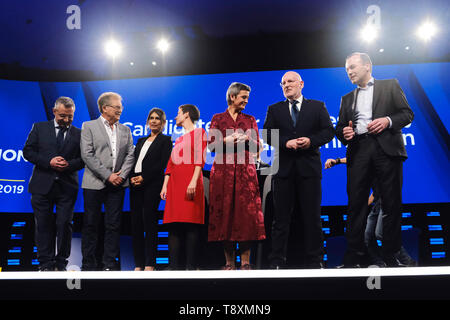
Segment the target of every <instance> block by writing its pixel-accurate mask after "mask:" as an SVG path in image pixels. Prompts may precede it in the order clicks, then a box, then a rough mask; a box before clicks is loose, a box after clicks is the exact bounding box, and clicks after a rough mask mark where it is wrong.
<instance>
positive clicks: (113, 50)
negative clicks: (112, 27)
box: [105, 39, 122, 58]
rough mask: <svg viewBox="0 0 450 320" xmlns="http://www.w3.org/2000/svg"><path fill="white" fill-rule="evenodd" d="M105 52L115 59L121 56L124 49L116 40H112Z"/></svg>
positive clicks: (107, 43) (106, 46)
mask: <svg viewBox="0 0 450 320" xmlns="http://www.w3.org/2000/svg"><path fill="white" fill-rule="evenodd" d="M105 52H106V54H107V55H108V56H110V57H111V58H115V57H117V56H119V55H120V54H121V52H122V47H121V46H120V44H119V43H118V42H117V41H116V40H114V39H111V40H108V41H107V42H106V43H105Z"/></svg>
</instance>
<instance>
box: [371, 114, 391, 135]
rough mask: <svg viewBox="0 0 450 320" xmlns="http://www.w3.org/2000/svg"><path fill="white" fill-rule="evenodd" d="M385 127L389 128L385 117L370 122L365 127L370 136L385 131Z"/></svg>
mask: <svg viewBox="0 0 450 320" xmlns="http://www.w3.org/2000/svg"><path fill="white" fill-rule="evenodd" d="M387 127H389V119H388V118H387V117H384V118H378V119H375V120H373V121H371V122H370V123H369V124H368V125H367V130H368V131H369V133H370V134H378V133H381V132H382V131H383V130H385V129H386V128H387Z"/></svg>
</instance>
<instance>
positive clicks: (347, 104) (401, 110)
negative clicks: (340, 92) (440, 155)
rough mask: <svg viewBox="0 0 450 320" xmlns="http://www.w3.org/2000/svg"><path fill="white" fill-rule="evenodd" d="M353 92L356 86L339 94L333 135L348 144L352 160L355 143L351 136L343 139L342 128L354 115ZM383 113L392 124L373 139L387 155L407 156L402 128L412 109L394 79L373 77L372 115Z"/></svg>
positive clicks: (408, 122)
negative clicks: (349, 138)
mask: <svg viewBox="0 0 450 320" xmlns="http://www.w3.org/2000/svg"><path fill="white" fill-rule="evenodd" d="M355 93H356V89H355V90H353V91H351V92H349V93H347V94H346V95H345V96H343V97H342V98H341V107H340V111H339V121H338V123H337V125H336V136H337V137H338V139H339V140H340V141H341V142H342V143H343V144H344V145H347V144H348V147H347V160H348V161H351V157H352V156H351V155H352V152H353V151H354V149H355V145H354V143H353V139H352V140H350V142H349V141H347V140H345V138H344V134H343V129H344V127H346V126H348V122H349V121H350V120H352V118H353V109H354V101H355ZM386 116H389V117H390V118H391V120H392V127H391V128H387V129H386V130H384V131H383V132H381V133H380V134H378V135H376V139H377V141H378V143H379V144H380V146H381V148H382V149H383V151H384V152H385V153H386V154H387V155H389V156H393V157H401V158H404V159H406V158H407V157H408V156H407V154H406V149H405V144H404V142H403V136H402V128H403V127H404V126H406V125H408V124H410V123H411V122H412V120H413V119H414V113H413V112H412V110H411V108H410V107H409V104H408V101H407V100H406V97H405V94H404V93H403V90H402V88H401V87H400V85H399V83H398V81H397V79H388V80H375V82H374V87H373V102H372V119H377V118H381V117H386Z"/></svg>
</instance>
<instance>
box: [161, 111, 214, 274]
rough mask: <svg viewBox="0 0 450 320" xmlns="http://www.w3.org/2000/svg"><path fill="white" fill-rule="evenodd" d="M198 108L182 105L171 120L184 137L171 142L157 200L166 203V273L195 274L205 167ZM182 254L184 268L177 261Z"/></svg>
mask: <svg viewBox="0 0 450 320" xmlns="http://www.w3.org/2000/svg"><path fill="white" fill-rule="evenodd" d="M199 118H200V112H199V110H198V108H197V107H196V106H194V105H191V104H185V105H182V106H180V107H179V108H178V115H177V116H176V118H175V122H176V124H177V126H182V127H183V128H184V130H185V134H184V135H183V136H181V137H179V138H178V139H177V140H176V141H175V146H174V148H173V150H172V154H171V156H170V159H169V162H168V164H167V169H166V173H165V176H164V184H163V187H162V189H161V198H162V199H163V200H166V204H165V209H164V217H163V224H167V226H168V227H169V269H172V270H179V269H188V270H195V269H196V268H197V256H198V251H199V245H200V244H199V237H200V226H201V225H203V224H204V221H205V193H204V190H203V175H202V168H203V166H204V164H205V155H206V134H205V130H204V129H202V128H198V129H196V128H195V125H194V123H195V122H196V121H197V120H198V119H199ZM182 250H183V251H184V252H185V253H186V266H185V267H184V266H181V263H180V260H181V259H180V257H181V256H182V253H183V251H182Z"/></svg>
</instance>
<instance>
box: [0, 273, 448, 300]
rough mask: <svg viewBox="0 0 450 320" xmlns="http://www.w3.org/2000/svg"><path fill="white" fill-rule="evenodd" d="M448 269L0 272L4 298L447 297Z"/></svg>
mask: <svg viewBox="0 0 450 320" xmlns="http://www.w3.org/2000/svg"><path fill="white" fill-rule="evenodd" d="M449 298H450V267H413V268H365V269H318V270H316V269H314V270H312V269H289V270H251V271H240V270H237V271H203V270H202V271H153V272H151V271H150V272H147V271H108V272H106V271H66V272H0V299H3V300H10V299H11V300H18V299H20V300H28V299H32V300H36V299H38V300H42V299H44V300H46V299H51V300H54V299H58V300H71V299H75V300H76V299H82V300H86V299H89V300H92V299H94V300H96V299H99V300H105V299H107V300H110V299H113V300H157V301H162V300H176V301H178V302H180V303H181V302H183V301H225V300H229V301H282V300H288V301H294V300H324V299H326V300H347V299H352V300H354V299H370V300H372V299H383V300H386V299H449Z"/></svg>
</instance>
